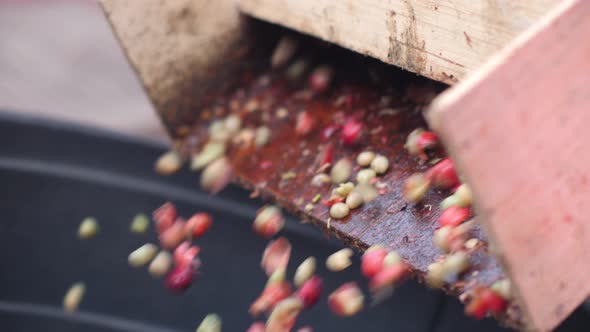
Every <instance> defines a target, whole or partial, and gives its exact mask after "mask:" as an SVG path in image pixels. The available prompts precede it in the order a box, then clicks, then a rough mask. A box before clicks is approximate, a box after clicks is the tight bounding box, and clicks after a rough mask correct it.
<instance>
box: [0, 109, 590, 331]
mask: <svg viewBox="0 0 590 332" xmlns="http://www.w3.org/2000/svg"><path fill="white" fill-rule="evenodd" d="M0 140H1V142H2V143H1V145H0V206H1V211H2V214H1V220H0V252H1V253H2V254H1V257H2V259H1V260H0V268H1V271H0V330H1V331H144V332H151V331H194V330H195V328H196V326H197V325H198V323H199V322H200V321H201V319H202V318H203V317H204V316H205V315H206V314H207V313H210V312H216V313H218V314H219V315H220V316H221V317H222V318H223V330H224V331H245V330H246V329H247V327H248V326H249V325H250V324H251V323H252V318H251V317H249V315H248V313H247V309H248V306H249V304H250V303H251V302H252V300H253V299H254V298H255V297H256V296H257V295H258V294H259V293H260V291H261V289H262V288H263V286H264V283H265V275H264V273H263V272H262V270H261V269H260V267H259V262H260V256H261V254H262V251H263V249H264V247H265V245H266V241H263V240H261V239H260V238H258V237H256V236H255V235H254V234H253V233H252V231H251V221H252V220H253V216H254V213H255V211H256V209H257V208H258V207H259V206H260V205H261V202H260V201H257V200H252V199H249V198H248V193H247V192H245V191H243V190H241V189H239V188H237V187H230V188H227V189H226V190H224V191H223V192H222V194H221V195H218V196H209V195H207V194H205V193H203V192H201V191H199V190H198V188H197V183H198V177H197V176H196V175H195V174H193V173H190V172H186V171H183V172H181V173H179V174H177V175H174V176H171V177H160V176H157V175H156V174H155V173H154V172H153V162H154V160H155V159H156V158H157V157H158V156H159V155H160V154H161V153H162V152H163V151H164V147H163V146H159V145H156V144H154V143H150V142H146V141H138V140H137V139H133V138H129V137H124V136H121V135H119V134H115V133H112V132H106V131H101V130H96V129H91V128H85V127H79V126H73V125H68V124H64V123H57V122H54V121H47V120H39V119H32V118H27V117H23V116H18V115H15V114H13V113H0ZM166 200H171V201H173V202H175V203H176V204H177V205H178V207H179V210H180V213H181V214H183V215H190V214H191V213H193V212H195V211H203V210H204V211H208V212H210V213H212V214H213V215H214V220H215V224H214V227H213V229H212V230H211V232H210V233H208V234H207V235H206V236H205V237H203V238H202V240H200V241H198V244H199V245H201V247H202V254H201V255H202V261H203V264H204V266H203V268H202V275H201V277H200V278H199V280H198V282H197V283H196V284H195V285H194V286H193V287H192V288H191V289H190V290H189V291H188V292H187V293H186V294H183V295H180V296H175V295H171V294H170V293H168V292H167V291H166V290H165V289H164V287H163V285H162V280H156V279H154V278H152V277H151V276H150V275H149V274H148V273H147V271H146V269H145V268H140V269H133V268H131V267H129V266H128V264H127V255H128V253H129V252H130V251H132V250H133V249H135V248H136V247H138V246H139V245H141V244H143V243H145V242H147V241H151V242H156V236H155V234H154V232H153V230H151V231H150V232H149V233H148V234H146V235H136V234H132V233H131V232H130V231H129V224H130V221H131V219H132V218H133V216H134V215H135V214H136V213H139V212H143V213H150V212H151V211H152V210H153V209H154V208H156V207H158V206H159V205H160V204H161V203H162V202H164V201H166ZM86 216H94V217H96V218H97V219H98V221H99V223H100V227H101V229H100V233H99V235H98V236H97V237H96V238H93V239H90V240H84V241H81V240H78V238H77V236H76V233H77V227H78V224H79V222H80V221H81V220H82V219H83V218H84V217H86ZM282 233H283V234H282V235H283V236H286V237H288V238H289V239H290V241H291V242H292V244H293V247H294V252H293V256H292V259H291V264H290V266H289V273H290V275H291V276H292V273H293V270H294V268H295V267H296V266H297V264H298V263H300V262H301V261H302V260H303V259H305V257H307V256H310V255H314V256H316V257H317V258H318V260H319V261H320V262H323V260H324V259H325V258H326V257H327V256H328V255H329V254H330V253H332V252H333V251H334V250H336V249H338V248H339V247H340V244H339V243H338V242H337V241H333V240H331V241H330V240H327V239H325V238H324V236H323V235H322V234H321V233H319V231H317V230H316V229H315V228H313V227H311V226H307V225H302V224H299V223H298V222H297V221H296V220H294V219H291V220H289V223H288V224H287V227H286V230H284V231H283V232H282ZM356 267H357V268H351V269H349V270H348V271H346V272H342V273H330V272H327V271H325V269H324V268H323V266H321V267H320V272H319V273H320V275H321V276H324V277H325V279H324V281H325V291H324V295H327V294H328V293H329V292H330V291H331V290H333V289H335V288H336V287H338V286H339V285H340V284H342V283H343V282H346V281H350V280H356V281H358V282H359V283H360V284H362V285H363V286H365V285H366V282H365V281H364V280H363V278H362V277H361V276H360V274H359V273H358V264H357V265H356ZM76 281H84V282H85V283H86V285H87V293H86V296H85V298H84V301H83V303H82V305H81V307H80V310H79V311H78V312H77V313H75V314H72V315H68V314H64V313H63V311H62V310H61V301H62V298H63V295H64V293H65V291H66V290H67V289H68V287H69V286H70V285H71V284H72V283H74V282H76ZM462 310H463V308H462V306H461V305H459V304H458V303H457V302H456V300H454V299H452V298H449V297H446V296H443V295H442V294H441V293H439V292H435V291H431V290H427V289H426V288H425V287H423V286H420V285H418V284H416V283H414V282H408V283H407V284H405V285H404V286H402V287H400V288H399V289H398V290H396V293H395V295H394V296H393V297H392V298H391V299H389V300H387V301H386V302H384V303H381V304H379V305H377V306H374V307H371V308H370V310H365V311H364V312H363V313H362V314H359V315H357V316H355V317H352V318H338V317H336V316H334V315H332V314H331V313H330V312H329V310H328V309H327V305H326V296H324V297H323V299H322V300H321V301H320V303H319V304H318V305H317V306H316V307H315V308H314V309H313V310H311V311H309V312H306V313H304V314H303V315H302V316H301V318H300V319H299V320H298V322H300V324H298V325H299V326H301V325H307V324H309V325H311V326H312V327H314V329H315V331H342V332H344V331H366V332H370V331H424V332H426V331H440V332H442V331H501V330H502V329H501V328H499V327H498V326H497V324H496V322H494V321H492V320H485V321H482V322H478V321H474V320H472V319H469V318H467V317H465V316H463V314H462ZM589 324H590V323H589V320H588V317H587V316H586V315H585V314H584V313H583V312H580V313H578V314H577V315H575V316H574V317H572V318H570V320H569V321H568V323H567V324H566V325H564V327H562V330H563V331H581V330H587V329H588V328H589V327H590V325H589Z"/></svg>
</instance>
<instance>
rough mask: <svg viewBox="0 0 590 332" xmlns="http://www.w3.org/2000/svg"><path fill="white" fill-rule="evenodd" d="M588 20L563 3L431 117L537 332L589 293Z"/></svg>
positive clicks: (585, 8) (589, 9)
mask: <svg viewBox="0 0 590 332" xmlns="http://www.w3.org/2000/svg"><path fill="white" fill-rule="evenodd" d="M588 17H590V2H588V1H584V0H579V1H564V3H563V4H561V5H560V6H559V7H558V8H557V9H556V10H555V11H554V12H552V13H551V15H550V16H549V17H547V18H546V19H544V20H543V21H542V22H540V23H539V24H538V25H536V26H535V27H534V28H533V29H532V30H530V31H528V32H527V33H525V34H524V35H523V36H521V37H520V38H519V39H518V40H517V41H516V42H515V43H514V44H512V45H511V46H510V47H509V48H508V49H506V50H505V51H503V52H502V53H501V54H500V55H498V56H497V57H495V58H494V59H493V60H492V61H491V62H490V63H489V64H487V65H486V66H485V67H484V68H482V69H481V71H478V72H477V73H476V74H474V75H473V76H472V77H471V78H469V79H468V80H466V81H465V82H464V83H462V84H459V85H457V86H456V87H455V88H453V89H451V90H449V91H448V92H446V93H444V94H443V95H441V96H440V97H439V98H438V99H437V100H436V101H435V103H434V105H433V107H432V110H431V111H430V113H429V119H430V123H431V125H433V126H434V127H435V129H436V130H437V131H438V132H439V133H440V134H441V135H442V138H443V140H444V142H445V143H446V146H447V147H448V148H449V150H450V153H451V155H452V156H453V157H454V158H455V160H456V161H457V163H458V166H459V168H460V170H461V172H462V173H463V174H464V176H465V178H466V179H467V181H468V182H469V183H470V184H471V185H472V187H473V191H474V194H475V197H476V202H477V204H476V212H477V213H478V215H480V216H481V217H482V220H483V221H485V223H486V224H487V226H488V228H489V234H490V236H491V237H492V239H493V240H494V241H493V242H494V243H495V244H496V246H497V253H498V254H499V255H500V257H501V260H502V261H503V262H504V265H505V267H506V269H507V271H508V272H509V274H510V276H511V278H512V280H513V282H514V283H515V285H516V286H517V291H518V292H517V293H518V294H519V295H520V299H521V302H522V303H523V304H524V308H525V309H526V310H525V313H526V314H527V316H528V317H529V318H530V321H531V322H532V323H533V326H534V327H535V328H536V329H537V330H541V331H546V330H550V329H552V328H554V327H555V326H556V325H557V324H558V323H559V322H560V321H561V320H563V319H564V318H565V317H567V316H568V315H569V313H570V312H572V311H573V309H575V308H576V307H577V305H579V304H580V303H581V302H582V301H583V300H584V299H586V298H587V297H588V295H589V294H590V264H589V263H588V257H587V253H588V252H590V223H589V222H588V220H590V213H588V211H589V210H588V206H590V187H589V184H588V182H589V179H590V153H589V150H588V142H590V131H588V129H587V126H588V124H589V123H590V112H589V110H590V85H589V84H588V73H590V60H589V59H590V39H588V36H589V35H590V21H589V20H588Z"/></svg>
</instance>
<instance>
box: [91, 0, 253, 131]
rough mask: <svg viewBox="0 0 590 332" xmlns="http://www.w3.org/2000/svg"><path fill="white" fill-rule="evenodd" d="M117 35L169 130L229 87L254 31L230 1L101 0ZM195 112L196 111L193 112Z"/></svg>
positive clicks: (190, 119)
mask: <svg viewBox="0 0 590 332" xmlns="http://www.w3.org/2000/svg"><path fill="white" fill-rule="evenodd" d="M101 4H102V6H103V8H104V11H105V13H106V15H107V18H108V20H109V23H110V24H111V26H112V27H113V28H114V32H115V35H116V37H117V38H118V40H119V42H120V44H121V46H122V47H123V49H124V50H125V54H126V55H127V58H128V59H129V62H130V63H131V65H132V66H133V68H134V69H135V70H136V72H137V74H138V76H139V78H140V81H141V83H142V84H143V86H144V88H145V90H146V92H147V94H148V96H149V98H150V99H151V101H152V103H153V105H154V107H155V108H156V110H157V111H158V113H159V115H160V117H161V119H162V121H163V122H164V124H165V125H166V127H167V128H168V129H171V128H175V129H178V130H180V132H178V133H172V132H171V133H170V134H172V135H173V136H176V135H178V134H181V132H182V125H183V124H185V123H190V122H193V121H194V119H195V114H198V110H199V109H200V108H201V107H202V106H203V104H205V103H207V102H208V101H210V99H212V98H214V97H215V96H216V95H217V94H220V93H224V92H226V91H227V90H231V89H232V88H234V87H233V86H231V85H230V83H231V82H233V80H232V79H231V78H232V77H233V76H234V74H235V73H236V72H237V71H240V70H243V69H244V67H245V66H246V67H247V66H249V65H250V64H251V63H253V61H245V60H244V59H246V58H248V57H250V56H254V55H253V53H254V54H255V53H256V51H257V50H255V49H252V48H251V47H250V46H251V45H255V44H256V43H255V42H254V41H253V39H255V38H256V37H258V36H257V35H256V34H253V33H249V32H250V30H249V28H250V27H252V25H251V24H247V20H246V19H245V18H244V17H243V16H242V15H240V13H239V12H238V10H237V8H236V6H235V2H234V1H233V0H219V1H208V0H169V1H165V2H164V1H159V0H142V1H135V0H102V1H101ZM195 111H196V112H195Z"/></svg>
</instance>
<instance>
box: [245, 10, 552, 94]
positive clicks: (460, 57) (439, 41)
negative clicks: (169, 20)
mask: <svg viewBox="0 0 590 332" xmlns="http://www.w3.org/2000/svg"><path fill="white" fill-rule="evenodd" d="M558 2H559V0H536V1H504V0H455V1H449V0H445V1H432V0H339V1H333V0H239V5H240V9H241V10H242V11H244V12H245V13H247V14H250V15H253V16H255V17H257V18H260V19H263V20H266V21H270V22H273V23H277V24H280V25H283V26H286V27H289V28H291V29H295V30H298V31H300V32H304V33H307V34H310V35H313V36H315V37H319V38H321V39H324V40H327V41H330V42H333V43H336V44H338V45H340V46H343V47H346V48H349V49H352V50H354V51H356V52H359V53H361V54H364V55H368V56H371V57H374V58H377V59H379V60H382V61H384V62H387V63H390V64H394V65H396V66H399V67H402V68H404V69H406V70H409V71H412V72H415V73H417V74H420V75H423V76H426V77H429V78H432V79H434V80H437V81H441V82H445V83H455V82H456V81H457V80H460V79H462V78H463V77H465V75H466V74H467V73H468V72H470V71H471V70H473V69H475V68H477V67H478V66H480V65H481V64H483V63H484V61H485V60H486V59H487V58H488V57H489V56H490V55H491V54H493V53H494V52H496V51H498V50H499V49H501V48H502V47H503V46H504V45H505V44H506V43H507V42H509V41H510V40H512V39H513V38H514V37H515V36H516V35H517V34H518V33H519V32H521V31H523V30H525V29H526V28H527V27H529V26H530V25H531V24H532V23H533V22H535V21H536V20H537V19H538V18H540V17H541V16H542V15H543V14H544V13H546V12H547V11H548V10H549V9H550V8H551V7H552V6H554V5H555V4H557V3H558Z"/></svg>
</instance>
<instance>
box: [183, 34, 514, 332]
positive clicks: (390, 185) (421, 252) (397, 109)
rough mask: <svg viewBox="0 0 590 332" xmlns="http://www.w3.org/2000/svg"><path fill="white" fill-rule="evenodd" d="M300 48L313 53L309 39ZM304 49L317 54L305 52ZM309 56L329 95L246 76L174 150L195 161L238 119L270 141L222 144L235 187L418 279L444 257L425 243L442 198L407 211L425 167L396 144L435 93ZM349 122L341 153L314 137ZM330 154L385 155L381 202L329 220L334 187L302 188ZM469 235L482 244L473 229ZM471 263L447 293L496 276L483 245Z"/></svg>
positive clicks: (340, 56)
mask: <svg viewBox="0 0 590 332" xmlns="http://www.w3.org/2000/svg"><path fill="white" fill-rule="evenodd" d="M306 43H308V44H306V45H308V46H310V45H314V44H313V42H311V41H309V40H307V41H306ZM310 49H322V47H321V46H320V45H318V46H315V47H314V46H310ZM316 55H317V57H316V58H313V60H312V61H311V64H310V66H311V67H313V66H315V65H318V64H322V63H325V62H326V61H327V60H330V61H331V62H330V63H331V64H332V65H334V69H335V70H334V72H335V73H336V74H335V78H334V81H335V83H334V85H333V86H332V87H331V88H330V89H329V90H328V92H326V93H314V92H313V91H312V90H310V88H309V85H308V83H307V75H304V77H302V78H300V79H298V80H295V81H290V80H288V79H285V78H284V76H285V75H284V71H283V70H278V71H274V72H267V71H264V72H261V73H253V74H249V73H248V74H245V75H244V77H246V78H247V79H245V80H244V81H243V82H242V86H243V88H241V89H238V90H237V91H236V92H235V93H234V94H232V95H231V96H229V97H226V98H221V99H218V100H217V101H216V102H214V103H213V104H212V105H211V106H210V107H209V108H206V109H204V110H203V111H202V112H201V113H200V117H201V118H200V119H199V120H198V121H197V123H196V126H195V127H193V128H192V129H191V130H190V134H189V135H188V137H186V138H185V139H184V142H185V143H184V145H183V151H185V152H186V151H188V152H189V154H194V153H197V152H198V151H199V149H200V148H201V147H202V146H203V145H204V144H205V143H206V142H207V140H208V126H209V125H210V124H211V123H212V122H213V121H215V120H219V119H223V118H224V117H226V116H228V115H229V114H233V115H238V116H239V117H240V118H241V119H242V123H243V126H242V127H243V128H250V129H252V130H254V129H256V128H257V127H259V126H266V127H268V128H270V129H271V131H272V134H271V138H270V141H269V143H268V144H267V145H265V146H263V147H260V148H256V147H255V146H252V145H245V146H244V145H240V144H231V143H229V151H228V154H227V155H228V157H229V159H230V160H231V163H232V165H233V167H234V169H235V174H236V180H237V181H238V182H239V183H241V184H242V185H243V186H245V187H246V188H248V189H251V190H253V191H254V192H256V193H258V194H260V195H262V196H263V197H268V198H270V199H272V200H274V201H276V202H278V203H279V204H280V205H281V206H283V207H285V208H287V209H288V210H289V211H290V212H292V213H294V214H295V215H297V216H299V217H300V218H301V219H302V220H305V221H307V222H311V223H313V224H315V225H317V226H319V227H320V228H321V229H323V230H324V232H325V233H326V234H328V235H330V236H335V237H337V238H339V239H341V240H343V241H344V242H345V243H347V244H349V245H351V246H353V247H357V248H359V249H366V248H367V247H368V246H371V245H374V244H381V245H384V246H386V247H388V248H389V249H392V250H396V251H398V252H399V253H400V255H401V256H402V257H403V258H404V259H405V260H407V262H408V263H409V264H410V265H411V266H412V268H413V269H414V271H415V272H416V276H417V277H418V278H423V276H424V273H425V272H426V270H427V267H428V265H429V264H431V263H433V262H434V261H435V260H437V259H438V258H439V257H441V256H442V255H443V252H442V251H440V250H439V249H438V248H437V247H436V246H435V245H434V243H433V234H434V230H435V229H437V228H438V227H439V224H438V217H439V215H440V212H441V211H440V208H439V204H440V201H441V200H442V199H443V198H444V197H446V196H448V195H449V194H450V192H448V191H431V192H430V194H429V195H428V196H427V198H426V199H425V200H424V201H423V202H422V203H420V204H408V203H406V202H405V201H404V200H403V198H402V190H403V189H402V188H403V187H404V182H405V180H406V179H407V178H408V177H409V176H410V175H411V174H412V173H415V172H421V171H425V170H427V169H428V168H429V167H430V166H431V165H429V164H421V163H420V162H419V161H418V159H417V158H415V157H411V156H410V155H409V154H408V153H407V152H406V150H405V149H404V147H403V145H404V143H405V140H406V137H407V136H408V134H409V133H410V132H411V131H412V130H414V129H416V128H418V127H421V126H424V125H425V124H424V121H423V118H422V114H421V110H422V109H423V107H424V104H422V102H424V100H419V99H420V98H414V97H424V96H427V95H431V96H434V94H435V93H436V92H438V91H440V90H441V89H442V87H440V86H439V87H437V86H435V85H433V84H432V83H431V82H430V81H428V80H426V79H421V78H418V77H415V76H413V75H408V74H407V73H404V72H402V71H399V70H394V69H392V68H391V67H387V66H385V65H383V64H379V63H377V62H376V61H375V62H373V61H366V59H363V58H362V57H358V56H356V55H351V54H349V53H348V52H343V51H342V50H339V49H325V50H324V51H323V52H318V54H316ZM370 73H373V74H375V75H371V74H370ZM372 82H373V83H372ZM392 82H393V83H392ZM412 91H420V93H418V94H415V93H412ZM412 96H414V97H412ZM344 100H349V101H350V102H343V101H344ZM426 100H428V98H426ZM253 105H255V106H253ZM280 109H284V110H286V116H284V117H283V116H279V115H277V114H278V113H277V110H280ZM304 111H305V112H307V113H308V114H310V115H311V117H312V119H313V122H314V125H313V129H312V130H311V132H310V133H309V134H308V135H304V136H299V135H297V133H296V132H295V124H296V123H297V117H298V116H299V115H300V114H301V113H302V112H304ZM350 118H355V119H357V120H359V121H361V122H362V123H363V125H364V126H365V133H364V136H363V138H362V139H361V140H360V141H359V142H358V144H356V145H354V146H349V145H346V144H344V143H343V142H342V140H341V138H340V131H337V132H336V133H335V134H334V135H333V136H331V137H330V138H328V139H326V138H324V137H323V136H322V131H323V129H324V128H326V127H327V126H329V125H337V126H338V125H340V126H341V125H342V124H343V122H345V121H346V120H347V119H350ZM182 131H183V132H186V130H182ZM330 147H331V148H333V161H332V163H335V162H337V161H338V160H339V159H341V158H347V159H349V160H351V161H352V162H353V164H354V165H356V162H355V160H356V156H357V154H358V153H359V152H361V151H364V150H371V151H375V152H377V153H380V154H382V155H384V156H386V157H387V158H388V159H389V161H390V164H391V166H390V168H389V170H388V172H387V173H386V174H384V175H383V176H381V177H379V181H378V182H379V184H378V185H379V186H380V187H381V188H380V189H381V191H380V195H379V196H378V197H377V198H376V199H375V200H373V201H371V202H369V203H366V204H364V205H363V206H361V207H360V208H359V209H356V210H352V211H351V213H350V214H349V216H347V217H346V218H345V219H342V220H335V219H334V218H330V215H329V207H328V206H327V205H326V204H323V203H322V202H323V201H325V200H327V199H329V197H330V194H331V191H332V190H333V189H334V188H335V187H336V186H335V185H332V184H326V185H323V186H321V187H314V186H312V185H311V180H312V178H313V177H314V176H315V175H316V174H317V173H318V172H319V171H318V170H319V169H320V166H322V163H321V159H322V157H321V156H323V155H324V154H325V153H326V150H327V149H330ZM359 169H360V167H358V166H357V167H355V168H354V171H353V173H352V175H351V177H350V181H353V182H354V179H355V176H356V173H357V172H358V170H359ZM318 194H319V195H321V200H320V202H318V203H316V204H313V210H311V211H306V210H305V205H306V204H308V203H312V200H313V198H314V196H316V195H318ZM471 236H472V237H476V238H479V239H481V240H483V241H484V243H485V241H486V239H485V237H484V236H483V234H482V232H481V231H480V229H479V226H477V227H476V228H475V229H474V230H473V231H472V232H471ZM470 262H471V268H470V269H469V270H468V271H467V272H465V273H464V274H462V275H461V277H459V278H458V279H457V280H452V281H451V282H450V283H449V284H447V285H446V286H445V288H446V289H447V290H448V291H449V292H451V293H452V294H455V295H459V294H461V293H463V292H465V291H467V290H470V289H472V288H473V287H475V286H477V285H485V286H490V285H491V284H492V283H493V282H494V281H496V280H499V279H501V278H502V277H503V276H504V275H503V272H502V270H501V268H500V266H499V264H498V262H497V261H496V259H495V258H494V257H493V256H491V255H490V254H489V253H488V252H487V247H486V246H485V245H484V246H479V247H477V248H476V249H475V250H472V251H471V252H470ZM519 318H520V316H519V312H518V309H517V308H516V307H514V306H511V307H510V308H509V309H508V311H507V315H506V316H505V317H503V320H504V321H505V322H506V323H507V324H510V325H512V326H518V325H519V324H520V321H519Z"/></svg>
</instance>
